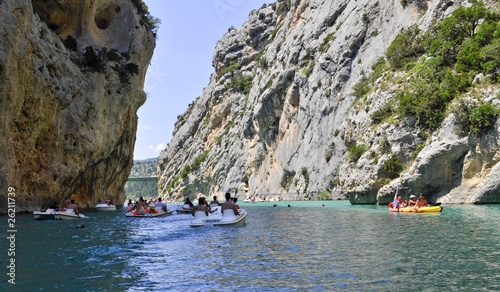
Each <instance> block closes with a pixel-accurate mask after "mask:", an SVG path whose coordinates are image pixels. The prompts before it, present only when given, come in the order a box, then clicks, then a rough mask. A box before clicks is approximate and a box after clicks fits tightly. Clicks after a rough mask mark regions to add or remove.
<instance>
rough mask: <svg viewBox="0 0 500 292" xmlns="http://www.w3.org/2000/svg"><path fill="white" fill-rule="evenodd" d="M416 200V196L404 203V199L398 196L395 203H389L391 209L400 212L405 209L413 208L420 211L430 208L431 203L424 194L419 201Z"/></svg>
mask: <svg viewBox="0 0 500 292" xmlns="http://www.w3.org/2000/svg"><path fill="white" fill-rule="evenodd" d="M416 198H417V197H416V196H415V195H411V196H410V199H409V200H407V201H403V198H401V196H397V197H396V198H395V199H394V201H392V202H390V203H389V208H391V209H397V210H398V211H399V209H400V208H405V207H412V208H414V209H418V208H421V207H428V206H429V203H428V202H427V200H426V199H425V197H424V194H420V196H419V198H418V200H417V199H416Z"/></svg>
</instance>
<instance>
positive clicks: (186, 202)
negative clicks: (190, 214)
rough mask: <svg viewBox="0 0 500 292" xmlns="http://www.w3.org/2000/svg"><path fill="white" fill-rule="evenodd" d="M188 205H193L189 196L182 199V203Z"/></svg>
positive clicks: (191, 206)
mask: <svg viewBox="0 0 500 292" xmlns="http://www.w3.org/2000/svg"><path fill="white" fill-rule="evenodd" d="M186 204H187V205H189V207H190V208H193V207H194V205H193V202H191V200H190V199H189V198H186V200H185V201H184V205H186Z"/></svg>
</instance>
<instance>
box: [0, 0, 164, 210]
mask: <svg viewBox="0 0 500 292" xmlns="http://www.w3.org/2000/svg"><path fill="white" fill-rule="evenodd" d="M0 19H1V20H0V31H1V32H0V33H1V36H0V92H1V99H0V133H1V140H0V189H1V190H2V191H1V192H0V194H1V195H2V196H4V195H6V192H5V191H6V190H7V189H8V188H9V187H10V188H13V189H14V190H15V205H16V209H17V210H16V211H31V210H33V209H36V208H44V207H47V206H48V205H49V204H50V203H52V202H57V203H60V202H62V200H63V199H64V198H70V197H71V198H73V199H75V200H76V202H77V204H78V205H79V206H80V207H86V206H93V205H94V204H95V203H96V202H97V201H98V200H99V199H113V200H114V201H115V202H120V201H121V202H123V200H124V198H125V196H124V190H123V186H124V184H125V182H126V180H127V177H128V173H129V171H130V168H131V166H132V158H133V157H132V156H133V148H134V142H135V132H136V129H137V115H136V112H137V109H138V108H139V107H140V106H141V105H142V104H143V103H144V101H145V99H146V96H145V93H144V92H143V90H142V88H143V84H144V77H145V72H146V69H147V66H148V64H149V61H150V59H151V57H152V53H153V49H154V46H155V42H154V36H153V34H152V32H151V29H150V28H148V27H147V25H146V24H145V23H144V22H143V20H142V16H141V15H138V14H137V8H136V7H135V6H134V4H133V3H132V2H131V1H129V0H113V1H104V0H95V1H91V2H89V1H76V0H57V1H56V0H49V1H42V0H32V1H29V0H12V1H0ZM68 36H70V37H68ZM90 47H91V48H92V49H90ZM0 200H1V201H2V202H6V201H7V199H6V198H0ZM0 206H1V207H0V213H5V212H6V205H5V204H3V203H2V204H0Z"/></svg>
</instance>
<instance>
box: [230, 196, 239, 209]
mask: <svg viewBox="0 0 500 292" xmlns="http://www.w3.org/2000/svg"><path fill="white" fill-rule="evenodd" d="M231 200H232V201H233V203H234V204H235V205H236V210H238V209H240V205H238V204H237V203H236V202H238V198H236V197H233V198H232V199H231Z"/></svg>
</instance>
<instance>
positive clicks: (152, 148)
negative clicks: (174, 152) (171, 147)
mask: <svg viewBox="0 0 500 292" xmlns="http://www.w3.org/2000/svg"><path fill="white" fill-rule="evenodd" d="M165 147H166V146H165V144H163V143H161V144H158V145H156V146H154V145H149V147H148V150H150V151H152V152H153V153H154V154H155V155H160V152H161V151H162V150H163V149H165Z"/></svg>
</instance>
